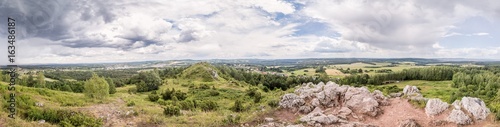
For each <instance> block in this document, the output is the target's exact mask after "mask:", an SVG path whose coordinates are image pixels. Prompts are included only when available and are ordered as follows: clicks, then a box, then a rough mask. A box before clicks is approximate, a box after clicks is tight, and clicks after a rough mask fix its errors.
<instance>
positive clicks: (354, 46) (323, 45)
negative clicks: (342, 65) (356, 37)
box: [314, 37, 370, 53]
mask: <svg viewBox="0 0 500 127" xmlns="http://www.w3.org/2000/svg"><path fill="white" fill-rule="evenodd" d="M369 48H370V47H369V45H367V44H364V43H360V42H353V41H349V40H340V39H334V38H325V37H322V38H320V40H319V42H318V43H317V44H316V46H315V48H314V52H319V53H347V52H360V51H367V50H368V49H369Z"/></svg>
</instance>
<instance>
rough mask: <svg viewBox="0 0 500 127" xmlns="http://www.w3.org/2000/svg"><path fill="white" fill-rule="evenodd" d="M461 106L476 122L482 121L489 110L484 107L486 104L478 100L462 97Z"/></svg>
mask: <svg viewBox="0 0 500 127" xmlns="http://www.w3.org/2000/svg"><path fill="white" fill-rule="evenodd" d="M461 104H462V105H461V106H462V107H463V108H464V109H465V110H466V111H467V112H469V113H470V114H472V117H473V118H474V119H476V120H484V119H486V117H487V116H488V114H489V113H490V109H488V108H487V107H486V104H485V103H484V102H483V101H482V100H481V99H479V98H472V97H463V98H462V100H461Z"/></svg>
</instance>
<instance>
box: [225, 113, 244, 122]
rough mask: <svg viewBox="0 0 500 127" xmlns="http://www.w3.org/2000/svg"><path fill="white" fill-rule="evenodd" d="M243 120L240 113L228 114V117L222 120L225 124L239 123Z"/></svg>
mask: <svg viewBox="0 0 500 127" xmlns="http://www.w3.org/2000/svg"><path fill="white" fill-rule="evenodd" d="M240 120H241V116H239V115H233V114H231V115H228V116H227V117H226V119H224V120H222V122H223V123H225V124H238V123H239V122H240Z"/></svg>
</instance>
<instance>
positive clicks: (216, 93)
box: [208, 90, 220, 96]
mask: <svg viewBox="0 0 500 127" xmlns="http://www.w3.org/2000/svg"><path fill="white" fill-rule="evenodd" d="M208 94H209V95H210V96H219V95H220V93H219V92H218V91H216V90H209V91H208Z"/></svg>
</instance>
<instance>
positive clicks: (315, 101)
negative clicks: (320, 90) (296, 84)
mask: <svg viewBox="0 0 500 127" xmlns="http://www.w3.org/2000/svg"><path fill="white" fill-rule="evenodd" d="M311 105H312V106H314V107H319V106H321V103H319V100H318V98H313V99H312V100H311Z"/></svg>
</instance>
